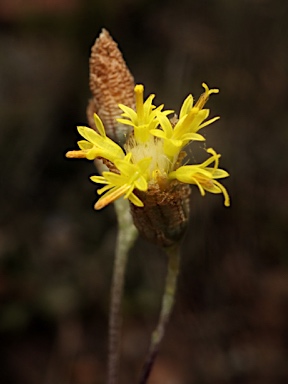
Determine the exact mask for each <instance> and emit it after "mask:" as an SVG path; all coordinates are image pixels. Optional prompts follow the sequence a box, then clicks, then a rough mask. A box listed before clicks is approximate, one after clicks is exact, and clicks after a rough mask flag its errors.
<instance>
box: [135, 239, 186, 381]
mask: <svg viewBox="0 0 288 384" xmlns="http://www.w3.org/2000/svg"><path fill="white" fill-rule="evenodd" d="M165 251H166V253H167V257H168V267H167V274H166V282H165V289H164V293H163V297H162V303H161V311H160V316H159V320H158V324H157V326H156V328H155V330H154V332H153V334H152V337H151V341H150V347H149V350H148V354H147V357H146V360H145V363H144V365H143V368H142V372H141V376H140V381H139V384H146V383H147V380H148V378H149V375H150V373H151V370H152V368H153V365H154V363H155V359H156V357H157V354H158V351H159V346H160V343H161V341H162V339H163V337H164V334H165V330H166V326H167V323H168V321H169V319H170V315H171V312H172V309H173V305H174V302H175V294H176V288H177V277H178V273H179V265H180V244H179V243H175V244H174V245H173V246H170V247H167V248H166V249H165Z"/></svg>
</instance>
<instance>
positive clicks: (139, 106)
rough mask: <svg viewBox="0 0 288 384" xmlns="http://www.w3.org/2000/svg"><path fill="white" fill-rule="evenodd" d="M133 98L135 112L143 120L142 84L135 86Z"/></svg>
mask: <svg viewBox="0 0 288 384" xmlns="http://www.w3.org/2000/svg"><path fill="white" fill-rule="evenodd" d="M134 93H135V98H136V112H137V115H138V117H139V119H140V121H141V120H142V119H143V114H144V109H143V93H144V87H143V85H142V84H137V85H135V88H134Z"/></svg>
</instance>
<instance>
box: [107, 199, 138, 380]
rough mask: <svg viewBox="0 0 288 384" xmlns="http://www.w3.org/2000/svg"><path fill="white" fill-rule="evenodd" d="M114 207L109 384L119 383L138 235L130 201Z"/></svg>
mask: <svg viewBox="0 0 288 384" xmlns="http://www.w3.org/2000/svg"><path fill="white" fill-rule="evenodd" d="M114 206H115V211H116V215H117V220H118V234H117V242H116V252H115V260H114V269H113V278H112V287H111V299H110V300H111V301H110V313H109V341H108V344H109V346H108V349H109V354H108V373H107V384H116V383H117V382H118V376H119V356H120V345H121V324H122V316H121V301H122V295H123V286H124V277H125V270H126V263H127V258H128V253H129V250H130V249H131V247H132V246H133V244H134V242H135V240H136V237H137V233H138V232H137V229H136V228H135V226H134V224H133V222H132V218H131V215H130V210H129V203H128V201H127V200H123V199H119V200H117V201H115V203H114Z"/></svg>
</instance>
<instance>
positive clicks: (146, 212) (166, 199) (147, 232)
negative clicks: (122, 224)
mask: <svg viewBox="0 0 288 384" xmlns="http://www.w3.org/2000/svg"><path fill="white" fill-rule="evenodd" d="M190 192H191V189H190V187H189V185H187V184H182V183H179V182H173V183H171V184H170V185H169V186H168V187H167V188H166V189H165V190H160V187H159V186H158V185H157V184H156V185H155V186H153V187H150V188H149V190H148V191H147V192H141V191H138V190H134V193H135V194H136V195H137V196H138V197H139V198H140V199H141V201H142V202H143V203H144V207H136V206H135V205H133V204H130V208H131V214H132V217H133V221H134V224H135V226H136V228H137V229H138V231H139V233H140V234H141V235H142V236H143V237H145V238H146V239H147V240H148V241H151V242H153V243H155V244H157V245H160V246H162V247H169V246H171V245H173V244H175V243H176V242H179V241H180V240H181V238H182V236H183V235H184V233H185V230H186V227H187V224H188V219H189V200H190V199H189V196H190Z"/></svg>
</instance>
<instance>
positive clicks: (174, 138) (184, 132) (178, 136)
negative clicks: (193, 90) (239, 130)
mask: <svg viewBox="0 0 288 384" xmlns="http://www.w3.org/2000/svg"><path fill="white" fill-rule="evenodd" d="M202 85H203V87H204V89H205V92H204V93H203V94H202V95H201V96H200V98H199V100H198V101H197V103H196V104H195V106H194V107H193V97H192V95H189V96H188V97H187V98H186V99H185V100H184V102H183V104H182V107H181V110H180V114H179V120H178V121H177V123H176V125H175V126H174V127H173V126H172V123H171V121H170V120H169V119H168V118H167V116H165V115H164V114H163V113H161V112H158V114H157V118H158V120H159V124H160V127H161V129H153V130H151V131H150V133H152V134H153V135H154V136H156V137H159V138H161V139H163V140H164V152H165V154H166V155H167V156H169V157H174V156H177V155H178V154H179V152H180V151H181V149H182V148H183V147H184V146H185V145H186V144H188V143H189V142H190V141H192V140H195V141H203V140H205V138H204V137H203V136H202V135H200V134H199V133H197V132H198V131H199V130H200V129H201V128H204V127H206V126H207V125H209V124H212V123H213V122H214V121H216V120H218V119H219V117H214V118H213V119H210V120H208V121H206V122H204V123H203V121H204V120H206V119H207V117H208V116H209V109H203V107H204V105H205V103H206V102H207V100H208V98H209V95H211V94H212V93H218V92H219V90H218V89H210V90H209V88H208V86H207V85H206V84H205V83H203V84H202Z"/></svg>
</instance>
